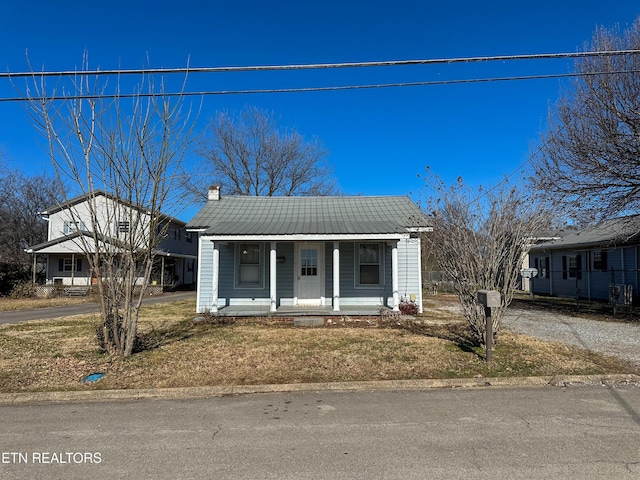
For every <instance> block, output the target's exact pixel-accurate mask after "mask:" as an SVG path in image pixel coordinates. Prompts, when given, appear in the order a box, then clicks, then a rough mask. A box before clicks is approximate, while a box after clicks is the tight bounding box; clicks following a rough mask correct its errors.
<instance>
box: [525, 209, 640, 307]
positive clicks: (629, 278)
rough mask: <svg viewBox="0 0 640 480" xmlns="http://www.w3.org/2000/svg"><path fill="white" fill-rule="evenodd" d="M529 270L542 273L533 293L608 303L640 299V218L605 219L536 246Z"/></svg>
mask: <svg viewBox="0 0 640 480" xmlns="http://www.w3.org/2000/svg"><path fill="white" fill-rule="evenodd" d="M529 257H530V259H529V266H530V267H533V268H536V269H537V270H538V275H537V277H535V278H534V279H533V281H532V284H533V293H536V294H542V295H554V296H567V297H577V298H587V299H589V300H591V299H593V300H609V299H610V293H611V291H612V290H611V289H610V286H614V287H615V290H613V291H614V292H618V293H616V296H618V294H619V296H618V298H617V300H618V302H620V303H630V302H631V301H632V300H633V299H636V300H637V299H638V286H639V285H640V268H639V267H640V215H634V216H627V217H620V218H614V219H610V220H606V221H604V222H602V223H600V224H598V225H595V226H591V227H587V228H584V229H580V230H576V231H572V232H570V233H567V234H566V235H564V236H563V237H562V238H560V239H555V240H552V241H548V242H544V243H541V244H538V245H535V246H534V247H532V248H531V251H530V253H529Z"/></svg>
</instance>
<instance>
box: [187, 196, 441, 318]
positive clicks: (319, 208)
mask: <svg viewBox="0 0 640 480" xmlns="http://www.w3.org/2000/svg"><path fill="white" fill-rule="evenodd" d="M187 230H188V231H191V232H198V234H199V240H198V249H199V251H198V282H197V283H198V292H197V306H196V308H197V311H198V312H201V313H202V312H205V311H210V312H220V314H225V313H226V314H228V315H233V314H236V315H240V314H257V313H275V312H284V311H287V310H288V311H290V312H297V311H301V310H302V308H299V307H304V308H305V309H306V310H307V311H314V310H315V311H319V312H320V311H323V312H335V313H339V312H341V311H345V310H350V311H355V309H359V311H367V312H369V313H374V312H375V313H377V312H378V311H379V309H380V307H382V306H387V307H389V308H391V309H393V310H398V306H399V302H400V301H401V298H405V299H407V300H414V301H416V303H417V305H418V306H419V308H420V311H421V310H422V288H421V283H422V281H421V271H420V248H421V244H420V237H419V235H418V234H419V233H420V232H425V231H430V230H431V228H430V227H429V225H428V223H427V219H426V217H425V216H424V215H423V213H422V212H421V211H420V209H419V208H418V207H417V206H416V205H415V204H414V203H413V202H412V201H411V200H410V199H409V198H408V197H364V196H358V197H348V196H344V197H342V196H335V197H251V196H222V195H221V194H220V189H219V187H212V188H211V189H210V190H209V198H208V201H207V203H206V205H205V206H204V207H203V208H202V210H201V211H200V212H199V213H197V214H196V216H195V217H194V218H193V219H192V220H191V221H190V222H188V224H187Z"/></svg>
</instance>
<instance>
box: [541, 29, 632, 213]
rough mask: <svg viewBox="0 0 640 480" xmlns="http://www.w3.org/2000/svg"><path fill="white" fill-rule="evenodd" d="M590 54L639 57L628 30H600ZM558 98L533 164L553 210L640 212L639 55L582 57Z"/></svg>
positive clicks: (595, 35) (586, 47)
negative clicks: (572, 77)
mask: <svg viewBox="0 0 640 480" xmlns="http://www.w3.org/2000/svg"><path fill="white" fill-rule="evenodd" d="M584 50H585V51H593V52H611V51H616V50H640V18H639V19H637V20H636V21H635V22H634V23H633V25H632V26H631V27H629V28H628V29H626V30H624V31H622V32H621V31H620V28H619V27H615V28H611V29H607V28H602V27H601V28H598V29H597V30H596V32H595V34H594V36H593V39H592V40H591V43H590V44H588V43H585V45H584ZM575 69H576V72H577V73H579V74H581V75H580V76H579V77H576V79H575V80H574V81H573V82H572V84H571V88H569V89H568V90H567V91H565V92H563V93H561V96H560V99H559V100H558V102H557V104H556V106H555V109H554V110H553V111H551V112H550V114H549V120H548V125H549V126H548V130H547V132H546V133H545V134H544V136H543V138H542V141H541V147H540V149H541V154H540V155H539V158H538V159H537V161H536V162H535V168H536V170H537V172H536V177H535V178H536V180H537V182H538V184H539V186H540V187H541V188H542V189H544V190H545V191H546V192H547V193H548V194H550V197H549V198H550V199H551V201H552V202H553V203H555V204H556V205H558V206H559V205H560V204H563V205H564V206H565V207H567V208H568V209H569V211H572V212H574V214H575V215H576V217H577V218H583V219H584V218H587V219H593V217H595V218H598V217H599V218H602V217H604V216H610V215H614V216H618V215H620V214H621V213H631V212H637V211H638V209H639V208H640V53H626V54H624V55H601V56H588V57H582V58H580V59H579V60H577V61H576V63H575Z"/></svg>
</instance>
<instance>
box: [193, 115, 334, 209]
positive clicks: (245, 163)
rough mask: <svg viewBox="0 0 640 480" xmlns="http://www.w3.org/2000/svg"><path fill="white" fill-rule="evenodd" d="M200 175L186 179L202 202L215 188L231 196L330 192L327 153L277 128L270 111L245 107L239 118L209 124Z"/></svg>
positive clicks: (314, 143)
mask: <svg viewBox="0 0 640 480" xmlns="http://www.w3.org/2000/svg"><path fill="white" fill-rule="evenodd" d="M202 155H203V157H204V162H203V168H202V169H201V171H203V172H206V174H205V175H204V176H195V177H193V178H190V180H189V183H190V184H191V188H192V191H193V192H194V194H195V195H197V196H198V197H199V198H200V199H202V200H206V194H207V189H208V186H209V185H211V184H217V185H220V186H221V187H222V189H223V190H224V191H225V192H226V193H228V194H231V195H257V196H262V195H264V196H273V195H287V196H290V195H328V194H331V193H334V192H335V182H334V180H333V176H332V171H331V169H330V167H329V166H328V165H327V163H326V162H325V158H326V156H327V153H326V151H325V150H324V148H323V147H322V145H321V144H320V142H319V141H318V140H317V139H315V138H314V139H312V140H306V139H305V138H304V137H303V136H302V135H301V134H300V133H298V132H296V131H295V130H292V129H283V128H281V127H279V126H278V123H277V120H276V118H275V116H274V114H273V113H268V112H265V111H263V110H260V109H259V108H257V107H245V108H244V109H243V110H242V111H241V112H240V113H239V114H235V115H234V114H231V113H230V112H228V111H224V112H219V113H218V114H217V115H216V116H215V117H214V118H213V119H212V120H211V122H210V124H209V127H208V133H207V136H206V140H205V141H204V145H203V148H202Z"/></svg>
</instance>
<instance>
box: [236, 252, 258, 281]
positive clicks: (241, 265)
mask: <svg viewBox="0 0 640 480" xmlns="http://www.w3.org/2000/svg"><path fill="white" fill-rule="evenodd" d="M237 258H238V263H237V268H238V274H237V283H238V286H239V287H249V288H251V287H253V288H260V287H261V286H262V277H263V275H262V248H261V246H260V244H259V243H240V244H238V248H237Z"/></svg>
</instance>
